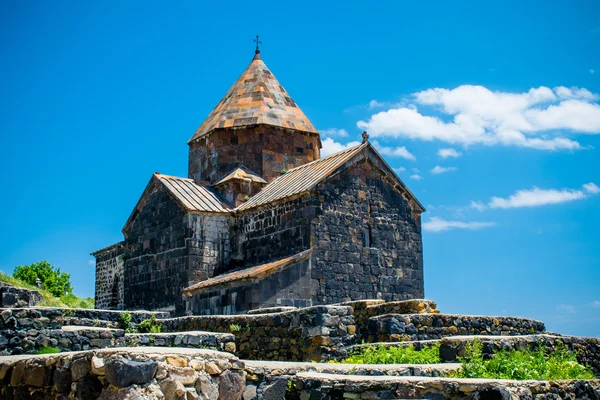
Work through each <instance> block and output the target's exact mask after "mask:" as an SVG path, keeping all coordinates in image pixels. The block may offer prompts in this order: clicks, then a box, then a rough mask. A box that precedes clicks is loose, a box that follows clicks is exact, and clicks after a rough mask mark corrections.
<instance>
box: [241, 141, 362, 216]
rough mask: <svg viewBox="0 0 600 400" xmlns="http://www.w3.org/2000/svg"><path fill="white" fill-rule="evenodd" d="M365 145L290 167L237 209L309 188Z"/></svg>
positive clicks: (244, 208)
mask: <svg viewBox="0 0 600 400" xmlns="http://www.w3.org/2000/svg"><path fill="white" fill-rule="evenodd" d="M367 145H368V143H363V144H361V145H358V146H355V147H351V148H349V149H346V150H343V151H340V152H339V153H335V154H332V155H330V156H329V157H326V158H321V159H320V160H316V161H313V162H310V163H308V164H304V165H301V166H299V167H296V168H294V169H291V170H289V171H288V172H286V173H285V174H284V175H281V176H280V177H278V178H277V179H275V180H274V181H273V182H271V183H269V184H268V185H267V186H265V188H264V189H263V190H262V191H260V192H259V193H257V194H256V195H255V196H253V197H252V198H251V199H250V200H248V201H247V202H245V203H244V204H242V205H240V206H239V207H238V208H237V209H238V210H240V211H242V210H247V209H250V208H253V207H258V206H261V205H264V204H268V203H271V202H273V201H276V200H280V199H284V198H286V197H290V196H293V195H295V194H299V193H302V192H304V191H306V190H309V189H310V188H312V187H313V186H314V185H316V184H317V183H319V182H320V181H322V180H323V179H325V178H326V177H328V176H329V175H330V174H331V173H333V172H334V171H335V170H336V169H337V168H338V167H340V166H342V165H343V164H344V163H345V162H346V161H348V160H349V159H351V158H352V157H354V156H355V155H356V154H358V153H360V151H361V150H363V149H364V148H365V147H366V146H367Z"/></svg>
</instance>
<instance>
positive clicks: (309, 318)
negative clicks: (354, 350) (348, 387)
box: [162, 306, 356, 361]
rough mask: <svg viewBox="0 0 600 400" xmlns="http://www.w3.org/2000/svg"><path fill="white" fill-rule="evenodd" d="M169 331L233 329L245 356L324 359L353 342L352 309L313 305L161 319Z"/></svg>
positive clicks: (300, 359)
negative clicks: (250, 313) (272, 311)
mask: <svg viewBox="0 0 600 400" xmlns="http://www.w3.org/2000/svg"><path fill="white" fill-rule="evenodd" d="M162 322H163V328H164V329H165V330H166V331H170V332H184V331H206V330H209V331H212V332H232V333H234V334H235V335H236V339H237V350H238V352H237V354H238V356H239V357H241V358H246V359H262V360H288V361H292V360H299V361H307V360H326V359H329V358H330V356H333V355H335V354H336V353H337V352H338V351H340V350H341V349H342V348H343V347H344V346H347V345H350V344H353V343H354V340H355V331H356V327H355V325H354V319H353V318H352V309H351V308H350V307H343V306H316V307H309V308H304V309H299V310H295V311H288V312H281V313H276V314H255V315H232V316H189V317H179V318H170V319H165V320H162Z"/></svg>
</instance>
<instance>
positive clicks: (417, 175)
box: [410, 174, 423, 181]
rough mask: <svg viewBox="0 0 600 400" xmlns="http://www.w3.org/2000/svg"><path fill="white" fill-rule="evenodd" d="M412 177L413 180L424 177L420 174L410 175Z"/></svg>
mask: <svg viewBox="0 0 600 400" xmlns="http://www.w3.org/2000/svg"><path fill="white" fill-rule="evenodd" d="M410 179H412V180H413V181H420V180H421V179H423V177H422V176H421V175H419V174H414V175H411V176H410Z"/></svg>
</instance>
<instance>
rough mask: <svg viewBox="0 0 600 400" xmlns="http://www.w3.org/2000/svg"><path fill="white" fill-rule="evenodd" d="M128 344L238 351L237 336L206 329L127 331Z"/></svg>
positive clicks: (126, 341)
mask: <svg viewBox="0 0 600 400" xmlns="http://www.w3.org/2000/svg"><path fill="white" fill-rule="evenodd" d="M125 344H126V345H127V346H152V347H188V348H205V349H213V350H221V351H226V352H229V353H235V352H236V350H237V349H236V345H235V336H234V335H233V334H232V333H218V332H205V331H187V332H163V333H126V334H125Z"/></svg>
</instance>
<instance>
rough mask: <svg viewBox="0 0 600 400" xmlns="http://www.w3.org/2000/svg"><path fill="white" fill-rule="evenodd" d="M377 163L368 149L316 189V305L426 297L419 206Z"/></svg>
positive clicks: (314, 240) (312, 227)
mask: <svg viewBox="0 0 600 400" xmlns="http://www.w3.org/2000/svg"><path fill="white" fill-rule="evenodd" d="M371 154H372V155H373V156H374V157H371V156H370V155H371ZM377 161H378V156H377V154H376V153H374V152H373V153H370V152H366V153H363V157H357V158H355V159H354V160H353V162H352V163H349V164H348V165H346V166H345V167H344V168H341V169H339V170H338V171H337V173H335V174H332V175H331V176H329V177H328V178H327V179H325V180H323V181H322V182H321V183H320V184H319V185H317V186H316V187H315V189H314V194H313V196H315V197H316V198H318V199H319V204H318V206H315V207H317V210H316V215H317V217H316V218H315V219H314V220H313V222H312V224H311V241H312V243H314V249H313V254H314V256H313V258H314V260H315V262H314V265H313V284H312V286H313V293H315V294H314V297H313V302H315V303H317V304H321V303H335V302H343V301H349V299H352V300H357V299H375V298H382V299H385V300H388V301H392V300H404V299H411V298H420V297H422V296H423V259H422V242H421V227H420V208H419V206H418V204H417V203H415V202H416V199H413V198H412V197H410V196H408V195H407V194H406V193H405V192H404V191H403V190H402V188H400V187H399V184H398V182H396V179H395V178H394V176H390V175H389V174H388V173H387V171H385V170H384V169H382V168H381V164H379V163H378V162H377Z"/></svg>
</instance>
